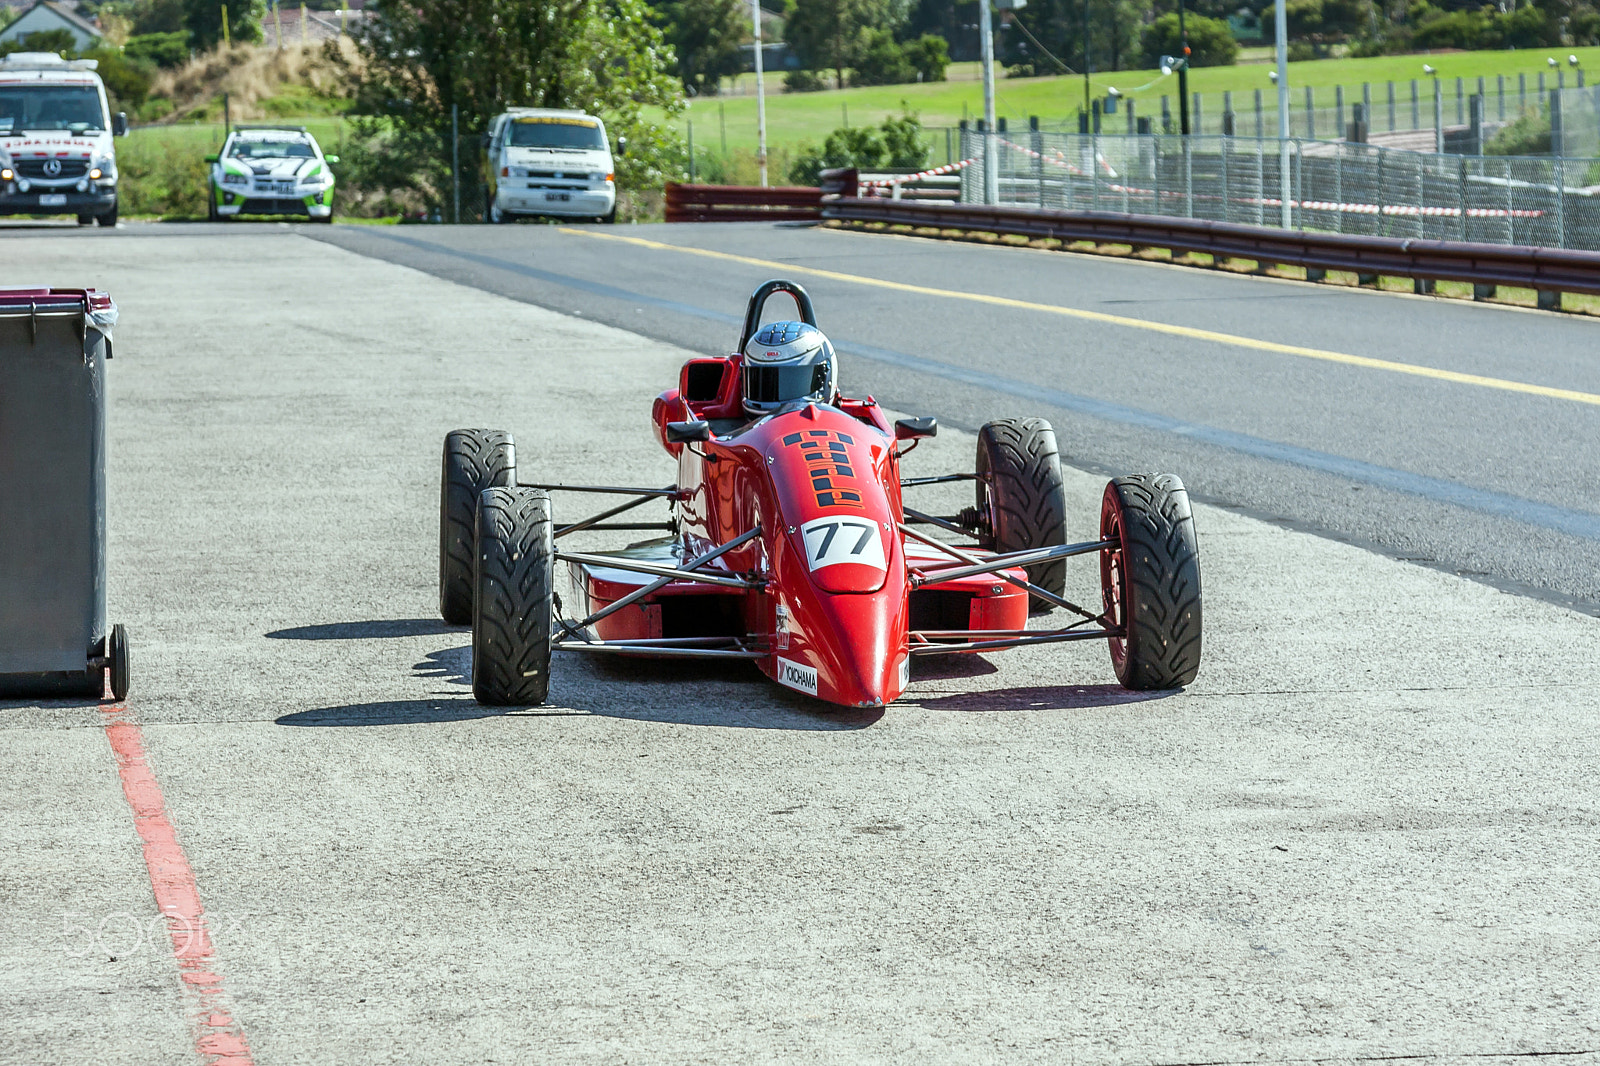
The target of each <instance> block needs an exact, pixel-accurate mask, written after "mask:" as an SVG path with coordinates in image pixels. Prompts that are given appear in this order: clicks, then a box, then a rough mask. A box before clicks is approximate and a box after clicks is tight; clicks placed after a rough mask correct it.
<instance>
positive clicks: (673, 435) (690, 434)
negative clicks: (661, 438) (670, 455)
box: [667, 421, 711, 444]
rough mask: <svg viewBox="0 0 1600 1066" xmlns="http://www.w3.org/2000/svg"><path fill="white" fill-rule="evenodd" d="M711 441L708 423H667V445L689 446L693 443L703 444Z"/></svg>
mask: <svg viewBox="0 0 1600 1066" xmlns="http://www.w3.org/2000/svg"><path fill="white" fill-rule="evenodd" d="M710 439H711V423H710V422H701V421H695V422H668V423H667V443H668V444H690V443H692V442H695V441H700V442H702V443H704V442H705V441H708V440H710Z"/></svg>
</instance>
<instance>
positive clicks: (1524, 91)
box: [1517, 74, 1528, 115]
mask: <svg viewBox="0 0 1600 1066" xmlns="http://www.w3.org/2000/svg"><path fill="white" fill-rule="evenodd" d="M1526 110H1528V76H1527V75H1526V74H1518V75H1517V114H1519V115H1520V114H1522V112H1524V111H1526Z"/></svg>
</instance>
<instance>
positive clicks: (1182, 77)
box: [1178, 0, 1189, 137]
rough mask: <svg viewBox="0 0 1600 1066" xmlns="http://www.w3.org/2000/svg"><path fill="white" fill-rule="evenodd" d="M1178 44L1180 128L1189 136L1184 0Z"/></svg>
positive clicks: (1187, 50)
mask: <svg viewBox="0 0 1600 1066" xmlns="http://www.w3.org/2000/svg"><path fill="white" fill-rule="evenodd" d="M1178 46H1179V48H1181V49H1182V50H1183V54H1182V55H1180V56H1179V57H1178V58H1179V59H1182V60H1183V66H1181V67H1179V68H1178V129H1179V131H1180V132H1181V133H1182V134H1183V135H1184V136H1185V137H1187V136H1189V31H1188V30H1186V29H1184V28H1183V0H1178Z"/></svg>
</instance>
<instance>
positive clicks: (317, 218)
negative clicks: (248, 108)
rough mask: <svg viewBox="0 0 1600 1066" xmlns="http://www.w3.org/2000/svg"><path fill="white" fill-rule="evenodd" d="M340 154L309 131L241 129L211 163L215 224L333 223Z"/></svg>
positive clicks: (296, 128)
mask: <svg viewBox="0 0 1600 1066" xmlns="http://www.w3.org/2000/svg"><path fill="white" fill-rule="evenodd" d="M338 161H339V157H338V156H336V155H330V156H325V155H323V154H322V149H321V148H320V147H319V146H318V145H317V139H316V138H315V137H313V136H311V134H309V133H307V132H306V129H305V127H304V126H235V127H233V131H232V132H231V133H229V134H228V139H227V140H226V141H225V142H223V145H222V151H221V152H220V153H218V154H217V155H213V156H207V157H206V162H208V163H210V164H211V204H210V215H211V219H212V221H216V220H218V219H225V218H232V217H233V216H235V215H305V216H306V217H307V218H309V219H310V220H311V221H313V222H332V221H333V171H332V170H330V169H329V166H328V165H329V164H330V163H337V162H338Z"/></svg>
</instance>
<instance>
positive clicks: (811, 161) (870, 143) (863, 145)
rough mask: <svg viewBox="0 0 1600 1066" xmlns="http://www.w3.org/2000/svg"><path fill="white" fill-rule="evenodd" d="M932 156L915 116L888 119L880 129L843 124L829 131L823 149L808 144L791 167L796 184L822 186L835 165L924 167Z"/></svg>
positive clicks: (792, 180)
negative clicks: (826, 175) (826, 172)
mask: <svg viewBox="0 0 1600 1066" xmlns="http://www.w3.org/2000/svg"><path fill="white" fill-rule="evenodd" d="M927 159H928V148H927V146H926V145H924V144H923V143H922V123H921V122H919V121H917V118H916V116H915V115H902V116H901V117H899V118H886V119H884V120H883V123H882V125H880V126H879V127H878V128H877V129H873V128H871V127H861V126H841V127H840V128H838V129H836V130H834V131H833V132H832V133H830V134H828V138H827V140H825V141H824V142H823V143H822V149H821V150H820V151H818V150H817V149H815V148H811V147H809V146H808V147H807V148H805V149H804V150H802V151H801V152H800V153H799V155H798V156H796V158H795V161H794V164H793V165H792V166H791V167H790V168H789V181H790V182H791V183H793V184H795V185H818V184H821V181H822V172H823V171H824V170H829V169H832V168H834V167H860V168H861V169H863V170H870V169H872V168H874V167H920V166H923V165H924V164H925V163H926V162H927Z"/></svg>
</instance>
